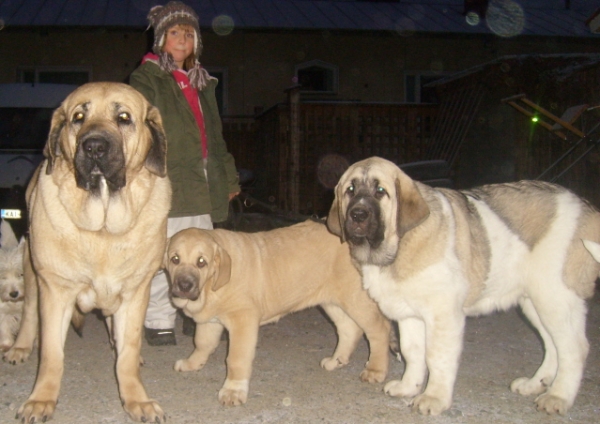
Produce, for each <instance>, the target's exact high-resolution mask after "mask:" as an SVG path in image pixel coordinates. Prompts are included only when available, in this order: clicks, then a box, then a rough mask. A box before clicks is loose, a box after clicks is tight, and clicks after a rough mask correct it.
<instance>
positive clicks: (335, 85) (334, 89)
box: [294, 59, 340, 94]
mask: <svg viewBox="0 0 600 424" xmlns="http://www.w3.org/2000/svg"><path fill="white" fill-rule="evenodd" d="M312 67H319V68H323V69H324V70H326V71H329V72H331V75H332V81H331V90H303V89H302V88H300V91H301V92H302V93H306V94H338V92H339V80H340V78H339V74H340V70H339V67H338V66H337V65H334V64H333V63H328V62H325V61H323V60H319V59H315V60H309V61H307V62H302V63H299V64H297V65H296V66H295V67H294V75H295V79H296V81H298V84H300V79H299V77H298V71H301V70H303V69H307V68H312Z"/></svg>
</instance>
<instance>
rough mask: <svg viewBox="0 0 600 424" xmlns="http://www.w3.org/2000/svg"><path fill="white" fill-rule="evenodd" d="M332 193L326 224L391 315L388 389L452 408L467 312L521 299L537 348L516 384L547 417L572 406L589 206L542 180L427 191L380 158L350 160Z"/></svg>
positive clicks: (590, 282) (596, 222)
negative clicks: (533, 366)
mask: <svg viewBox="0 0 600 424" xmlns="http://www.w3.org/2000/svg"><path fill="white" fill-rule="evenodd" d="M335 196H336V199H335V201H334V203H333V205H332V208H331V211H330V214H329V217H328V225H329V228H330V229H331V231H332V232H333V233H335V234H338V235H339V236H340V237H341V238H342V240H344V241H347V242H348V244H349V246H350V252H351V254H352V258H353V261H354V263H355V265H356V266H357V268H358V269H359V270H360V272H361V274H362V280H363V286H364V288H365V289H366V290H368V292H369V295H370V296H371V297H372V298H373V299H374V300H375V301H377V303H378V304H379V306H380V308H381V310H382V311H383V313H384V314H385V315H387V316H388V317H389V318H391V319H394V320H397V321H398V322H399V328H400V350H401V352H402V355H403V356H404V359H405V360H406V370H405V372H404V375H403V377H402V380H401V381H390V382H388V383H387V384H386V386H385V391H386V392H387V393H389V394H390V395H392V396H402V397H409V398H413V397H414V399H413V409H415V410H417V411H419V412H421V413H423V414H432V415H435V414H439V413H441V412H442V411H444V410H446V409H448V408H449V407H450V405H451V403H452V392H453V387H454V381H455V378H456V373H457V369H458V363H459V359H460V354H461V350H462V337H463V332H464V326H465V317H466V316H471V315H479V314H486V313H490V312H492V311H496V310H505V309H508V308H510V307H511V306H514V305H515V304H519V306H520V307H521V309H522V311H523V313H524V314H525V316H527V318H528V319H529V321H530V322H531V324H532V325H533V326H534V327H535V328H536V329H537V331H538V332H539V334H540V336H541V338H542V340H543V342H544V347H545V355H544V360H543V362H542V365H541V366H540V367H539V369H538V370H537V372H536V373H535V375H534V376H533V377H532V378H526V377H524V378H518V379H516V380H514V381H513V382H512V384H511V389H512V391H514V392H517V393H520V394H522V395H539V396H537V398H536V400H535V402H536V404H537V408H538V409H539V410H542V411H546V412H548V413H560V414H564V413H565V412H566V411H567V410H568V409H569V407H571V405H573V401H574V400H575V396H576V395H577V391H578V388H579V384H580V381H581V376H582V374H583V368H584V364H585V359H586V356H587V353H588V342H587V340H586V337H585V319H586V305H585V300H584V299H586V298H589V297H591V296H592V295H593V293H594V282H595V280H596V278H597V277H598V272H599V271H600V265H599V264H598V260H599V259H600V245H598V243H599V242H600V213H598V211H597V210H596V209H594V208H593V207H591V206H590V205H589V204H588V203H586V202H585V201H583V200H581V199H579V198H578V197H577V196H575V195H574V194H573V193H571V192H569V191H568V190H566V189H564V188H562V187H559V186H557V185H553V184H549V183H544V182H540V181H522V182H518V183H512V184H497V185H489V186H484V187H480V188H477V189H473V190H469V191H454V190H447V189H434V188H431V187H429V186H427V185H424V184H421V183H419V182H416V181H413V180H411V179H410V178H409V177H408V176H407V175H406V174H404V173H403V172H402V171H401V170H400V169H399V168H398V167H397V166H396V165H394V164H393V163H392V162H389V161H387V160H384V159H381V158H370V159H366V160H364V161H361V162H358V163H356V164H354V165H352V166H351V167H350V168H349V169H348V170H347V171H346V172H345V173H344V174H343V175H342V177H341V178H340V181H339V183H338V185H337V187H336V190H335ZM594 258H596V260H595V259H594ZM427 371H428V372H429V378H428V380H427V383H426V386H425V381H426V380H425V377H426V374H427ZM423 389H424V390H423ZM421 392H422V393H421Z"/></svg>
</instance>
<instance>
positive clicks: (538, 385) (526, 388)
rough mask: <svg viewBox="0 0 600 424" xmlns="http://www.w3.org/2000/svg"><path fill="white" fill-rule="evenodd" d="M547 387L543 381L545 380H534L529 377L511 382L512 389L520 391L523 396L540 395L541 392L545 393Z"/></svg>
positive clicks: (516, 391)
mask: <svg viewBox="0 0 600 424" xmlns="http://www.w3.org/2000/svg"><path fill="white" fill-rule="evenodd" d="M546 389H547V386H546V385H545V384H544V383H543V381H539V380H534V379H530V378H527V377H521V378H517V379H515V380H513V382H512V383H510V390H511V391H512V392H513V393H518V394H520V395H523V396H529V395H539V394H540V393H544V392H545V391H546Z"/></svg>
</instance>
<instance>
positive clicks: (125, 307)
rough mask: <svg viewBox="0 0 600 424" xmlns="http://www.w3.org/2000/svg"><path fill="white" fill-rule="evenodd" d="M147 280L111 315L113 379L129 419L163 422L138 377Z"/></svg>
mask: <svg viewBox="0 0 600 424" xmlns="http://www.w3.org/2000/svg"><path fill="white" fill-rule="evenodd" d="M149 289H150V285H149V281H146V282H145V283H142V284H141V285H140V287H138V289H137V293H136V294H135V295H134V296H133V297H132V298H131V299H127V300H124V301H123V303H122V304H121V306H120V307H119V309H118V310H117V311H116V312H115V314H114V316H113V336H114V339H115V345H116V352H117V367H116V369H117V380H118V382H119V392H120V395H121V402H122V403H123V408H124V409H125V412H127V413H128V414H129V416H130V417H131V419H132V420H134V421H141V422H152V423H160V422H165V421H166V417H165V413H164V412H163V410H162V409H161V407H160V405H159V404H158V402H156V401H155V400H153V399H150V398H149V397H148V395H147V393H146V389H144V386H143V384H142V381H141V378H140V352H141V346H142V327H143V324H144V315H145V312H146V307H147V305H148V297H149V293H150V290H149Z"/></svg>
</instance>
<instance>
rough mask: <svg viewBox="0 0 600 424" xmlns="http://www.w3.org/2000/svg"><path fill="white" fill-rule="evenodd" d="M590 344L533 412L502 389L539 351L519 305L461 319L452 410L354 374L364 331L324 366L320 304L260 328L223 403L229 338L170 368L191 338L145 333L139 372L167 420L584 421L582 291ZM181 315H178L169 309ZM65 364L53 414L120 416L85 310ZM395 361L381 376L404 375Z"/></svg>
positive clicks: (15, 379)
mask: <svg viewBox="0 0 600 424" xmlns="http://www.w3.org/2000/svg"><path fill="white" fill-rule="evenodd" d="M589 306H590V312H589V316H588V333H587V335H588V339H589V340H590V344H591V349H590V355H589V357H588V363H587V367H586V370H585V374H584V377H583V381H582V384H581V388H580V391H579V396H578V397H577V399H576V401H575V405H574V406H573V407H572V408H571V410H570V411H569V413H568V415H567V416H565V417H555V416H547V415H545V414H542V413H539V412H536V411H535V408H534V406H533V397H527V398H526V397H522V396H520V395H516V394H513V393H511V392H510V390H509V389H508V386H509V384H510V382H511V381H512V380H513V379H514V378H516V377H521V376H531V375H533V373H534V372H535V370H536V368H537V366H538V365H539V363H540V362H541V359H542V347H541V344H540V342H539V340H538V338H537V337H536V335H535V333H533V331H532V330H531V329H530V328H529V326H528V325H527V324H526V323H525V322H524V321H523V319H521V317H520V315H519V314H518V312H517V311H515V310H513V311H510V312H507V313H498V314H494V315H491V316H486V317H481V318H475V319H469V320H468V323H467V329H466V334H465V348H464V353H463V356H462V363H461V366H460V370H459V374H458V379H457V382H456V387H455V393H454V403H453V406H452V409H450V410H449V411H446V412H445V413H444V414H442V415H441V416H438V417H422V416H419V415H417V414H414V413H412V412H410V408H408V407H407V404H406V402H405V401H403V400H402V399H396V398H391V397H389V396H387V395H385V394H384V393H383V391H382V389H383V384H375V385H369V384H367V383H361V382H360V381H359V379H358V375H359V373H360V371H361V369H362V366H363V364H364V362H365V361H366V359H367V343H366V342H362V343H361V344H360V345H359V347H358V349H357V351H356V352H355V354H354V356H353V358H352V361H351V363H350V364H349V365H348V366H347V367H345V368H342V369H339V370H336V371H333V372H327V371H325V370H323V369H321V368H320V367H319V361H320V360H321V359H322V358H323V357H325V356H328V355H330V354H331V352H332V351H333V349H334V347H335V343H336V336H335V330H334V328H333V327H332V326H331V324H330V323H329V322H328V321H327V319H326V318H325V317H324V316H323V314H322V313H321V312H320V311H319V310H318V309H309V310H306V311H302V312H299V313H296V314H293V315H289V316H287V317H285V318H283V319H282V320H281V321H280V322H279V323H277V324H270V325H267V326H264V327H262V328H261V331H260V338H259V343H258V348H257V352H256V359H255V361H254V372H253V376H252V380H251V384H250V393H249V397H248V402H247V404H246V405H244V406H240V407H223V406H221V405H220V404H219V402H218V400H217V392H218V390H219V388H220V387H221V385H222V383H223V381H224V379H225V355H226V351H227V342H226V341H222V342H221V344H220V346H219V348H218V349H217V351H216V352H215V353H214V354H213V356H212V357H211V359H210V360H209V362H208V363H207V364H206V366H205V368H204V369H202V370H200V371H198V372H192V373H183V374H181V373H177V372H175V371H173V364H174V362H175V361H176V360H177V359H180V358H183V357H186V356H187V355H189V353H190V352H191V351H192V349H193V345H192V339H191V338H190V337H186V336H184V335H182V334H181V328H178V336H177V342H178V344H177V346H167V347H150V346H148V345H146V343H145V342H144V344H143V347H142V354H143V356H144V358H145V360H146V365H145V366H144V367H143V368H142V378H143V381H144V383H145V386H146V389H147V390H148V392H149V393H150V395H151V396H153V397H154V398H155V399H157V400H158V401H159V402H160V404H161V406H162V407H163V409H164V410H165V411H166V413H167V416H168V422H170V423H177V424H179V423H200V422H204V423H309V422H310V423H316V422H322V423H433V424H438V423H487V424H495V423H542V422H543V423H567V422H576V423H592V422H599V421H600V295H598V294H597V295H596V297H595V298H594V299H592V300H591V301H590V302H589ZM178 326H179V327H180V326H181V321H179V320H178ZM65 362H66V364H65V375H64V377H63V382H62V388H61V394H60V402H59V405H58V408H57V411H56V413H55V416H54V419H53V422H56V423H78V424H84V423H128V422H130V421H129V420H128V418H127V415H126V414H125V412H124V411H123V409H122V408H121V405H120V402H119V398H118V392H117V384H116V379H115V376H114V360H113V355H112V352H111V350H110V347H109V344H108V340H107V335H106V331H105V329H104V325H103V323H102V321H100V320H98V319H97V318H96V317H95V316H94V315H91V316H89V317H88V320H87V322H86V327H85V329H84V336H83V338H80V337H78V336H77V335H76V334H75V332H73V331H70V332H69V335H68V338H67V343H66V360H65ZM36 367H37V359H36V358H35V357H33V358H32V359H31V360H30V361H29V362H27V363H25V364H22V365H18V366H13V365H9V364H6V363H2V364H0V399H1V402H0V422H1V423H11V422H17V421H16V420H15V419H14V417H15V414H16V411H17V409H18V407H19V405H20V404H21V403H22V402H23V401H24V400H25V399H26V398H27V396H28V394H29V392H30V391H31V388H32V387H33V383H34V379H35V373H36ZM402 370H403V364H402V363H401V362H398V361H396V360H395V359H394V360H393V362H392V364H391V369H390V374H389V375H388V379H390V378H395V379H397V378H399V377H400V376H401V375H402Z"/></svg>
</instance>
